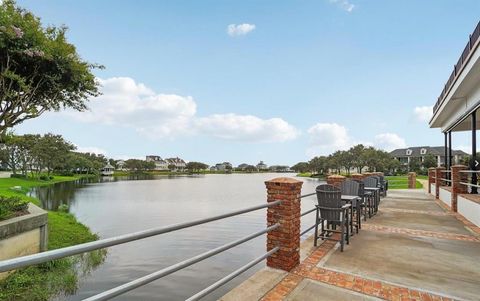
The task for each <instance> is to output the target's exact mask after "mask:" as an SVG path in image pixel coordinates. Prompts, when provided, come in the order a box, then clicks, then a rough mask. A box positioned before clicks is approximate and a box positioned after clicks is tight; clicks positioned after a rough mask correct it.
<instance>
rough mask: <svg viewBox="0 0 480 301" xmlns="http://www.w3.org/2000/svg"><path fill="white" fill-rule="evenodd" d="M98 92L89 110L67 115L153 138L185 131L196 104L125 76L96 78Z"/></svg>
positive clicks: (186, 97)
mask: <svg viewBox="0 0 480 301" xmlns="http://www.w3.org/2000/svg"><path fill="white" fill-rule="evenodd" d="M99 81H100V84H101V85H102V88H101V91H102V93H103V94H102V95H100V96H98V97H96V98H93V99H91V101H90V102H89V104H88V106H89V111H87V112H81V113H78V112H73V111H69V112H67V114H69V115H70V116H72V117H73V118H75V119H77V120H79V121H83V122H91V123H102V124H108V125H116V126H125V127H131V128H134V129H135V130H137V131H138V132H140V133H142V134H144V135H147V136H151V137H156V138H162V137H168V136H172V135H174V134H177V133H181V132H184V131H186V130H187V128H188V123H189V121H190V119H191V118H192V117H193V116H194V115H195V113H196V109H197V105H196V103H195V102H194V101H193V98H192V97H190V96H180V95H175V94H156V93H155V92H153V91H152V90H151V89H149V88H147V87H146V86H145V85H144V84H141V83H136V82H135V81H134V80H133V79H131V78H128V77H114V78H109V79H106V80H102V79H99Z"/></svg>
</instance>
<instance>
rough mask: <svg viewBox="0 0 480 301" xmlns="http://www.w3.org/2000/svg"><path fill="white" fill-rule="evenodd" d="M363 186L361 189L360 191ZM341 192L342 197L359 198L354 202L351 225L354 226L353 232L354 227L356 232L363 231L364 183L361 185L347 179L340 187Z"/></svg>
mask: <svg viewBox="0 0 480 301" xmlns="http://www.w3.org/2000/svg"><path fill="white" fill-rule="evenodd" d="M360 186H361V189H360ZM340 191H341V193H342V195H356V196H358V197H359V199H358V200H356V201H354V202H352V208H351V212H352V215H351V216H350V223H351V225H352V229H351V231H353V227H355V230H356V232H357V233H358V230H359V229H361V222H362V218H361V215H362V203H363V194H364V187H363V183H359V182H357V181H354V180H350V179H347V180H345V181H343V182H342V183H341V185H340Z"/></svg>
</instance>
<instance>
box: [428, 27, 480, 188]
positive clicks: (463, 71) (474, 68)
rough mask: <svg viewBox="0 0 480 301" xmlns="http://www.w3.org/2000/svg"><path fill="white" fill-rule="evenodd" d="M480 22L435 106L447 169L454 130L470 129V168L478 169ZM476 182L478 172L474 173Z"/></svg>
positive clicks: (432, 124) (432, 121)
mask: <svg viewBox="0 0 480 301" xmlns="http://www.w3.org/2000/svg"><path fill="white" fill-rule="evenodd" d="M479 37H480V23H478V24H477V26H476V28H475V30H474V31H473V33H472V34H471V35H470V37H469V39H468V41H467V45H466V46H465V48H464V50H463V52H462V53H461V55H460V58H459V59H458V61H457V63H456V64H455V66H454V68H453V71H452V73H451V74H450V76H449V77H448V80H447V82H446V84H445V85H444V86H443V89H442V91H441V93H440V96H439V97H438V98H437V101H436V103H435V105H434V106H433V116H432V118H431V119H430V122H429V125H430V127H431V128H438V129H440V130H441V131H442V133H443V136H444V141H445V143H444V156H445V157H446V158H447V162H446V164H445V166H446V167H447V169H450V167H451V166H452V165H453V163H454V162H453V160H449V158H452V159H453V152H452V151H451V148H452V139H454V138H455V137H453V133H455V132H462V131H470V132H471V135H472V142H471V147H472V152H471V156H472V159H473V160H471V162H470V169H471V170H474V169H477V166H476V165H477V164H476V163H475V160H476V159H477V158H476V155H477V137H476V136H477V128H478V127H479V125H480V124H479V121H478V117H479V116H478V115H479V110H478V108H479V107H480V49H479V47H478V45H479V43H480V39H479ZM473 178H474V180H475V181H476V180H477V179H476V175H474V177H473Z"/></svg>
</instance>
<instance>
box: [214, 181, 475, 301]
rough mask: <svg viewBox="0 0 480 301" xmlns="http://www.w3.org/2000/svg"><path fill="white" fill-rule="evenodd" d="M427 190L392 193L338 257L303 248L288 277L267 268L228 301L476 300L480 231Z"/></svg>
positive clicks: (330, 245) (327, 247) (329, 245)
mask: <svg viewBox="0 0 480 301" xmlns="http://www.w3.org/2000/svg"><path fill="white" fill-rule="evenodd" d="M462 220H464V219H463V218H462V217H461V216H459V215H458V214H456V213H452V212H449V211H446V210H445V209H444V208H442V207H441V205H440V203H438V201H436V200H435V199H434V198H433V197H431V196H429V195H428V194H427V193H426V192H425V191H423V190H420V189H417V190H391V191H389V195H388V197H386V198H384V199H383V200H382V202H381V204H380V209H379V212H378V214H377V215H376V216H374V217H373V218H371V219H369V220H368V221H367V222H365V223H364V224H363V225H362V226H363V227H362V230H361V231H360V233H359V234H357V235H355V236H354V237H352V239H351V242H350V245H348V246H347V247H346V248H345V251H344V252H343V253H342V252H340V250H339V249H338V244H335V242H330V241H326V242H323V243H322V244H321V245H320V246H319V247H318V248H314V247H313V241H312V238H309V239H307V240H306V241H304V242H303V243H302V248H301V264H300V265H299V266H297V267H296V268H294V269H293V270H292V271H291V272H290V273H287V272H285V271H280V270H274V269H271V268H265V269H263V270H261V271H259V272H258V273H256V274H255V275H254V276H252V277H251V278H250V279H248V280H247V281H245V282H244V283H243V284H241V285H240V286H238V287H237V288H235V289H234V290H232V291H231V292H229V293H228V294H227V295H225V296H224V297H222V298H221V300H224V301H232V300H289V301H293V300H319V301H320V300H480V240H479V237H480V235H479V234H480V229H478V228H477V227H475V226H472V224H469V223H464V222H463V221H462Z"/></svg>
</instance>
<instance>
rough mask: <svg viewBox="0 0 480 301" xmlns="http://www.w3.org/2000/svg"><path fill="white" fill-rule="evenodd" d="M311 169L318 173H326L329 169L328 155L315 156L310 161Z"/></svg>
mask: <svg viewBox="0 0 480 301" xmlns="http://www.w3.org/2000/svg"><path fill="white" fill-rule="evenodd" d="M308 166H309V169H310V170H312V171H314V172H315V173H316V174H325V173H327V171H328V166H327V157H325V156H319V157H314V158H313V159H312V160H310V161H309V162H308Z"/></svg>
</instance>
